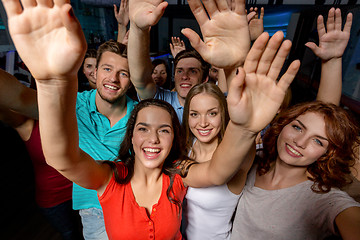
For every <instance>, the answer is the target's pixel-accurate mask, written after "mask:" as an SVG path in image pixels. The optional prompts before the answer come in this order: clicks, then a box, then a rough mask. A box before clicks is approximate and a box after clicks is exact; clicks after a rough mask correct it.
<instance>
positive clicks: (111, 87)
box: [104, 84, 120, 91]
mask: <svg viewBox="0 0 360 240" xmlns="http://www.w3.org/2000/svg"><path fill="white" fill-rule="evenodd" d="M104 87H105V88H107V89H110V90H113V91H116V90H119V89H120V88H118V87H115V86H111V85H107V84H105V85H104Z"/></svg>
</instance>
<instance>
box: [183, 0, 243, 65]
mask: <svg viewBox="0 0 360 240" xmlns="http://www.w3.org/2000/svg"><path fill="white" fill-rule="evenodd" d="M188 3H189V6H190V8H191V11H192V12H193V14H194V16H195V18H196V20H197V22H198V23H199V26H200V29H201V33H202V36H203V41H202V40H201V39H200V37H199V35H198V34H197V33H195V32H194V31H193V30H191V29H189V28H186V29H183V30H182V33H183V34H184V35H185V36H186V37H187V38H188V39H189V40H190V43H191V45H192V46H193V47H194V48H195V50H196V51H198V52H199V53H200V54H201V56H202V57H203V58H204V60H205V61H207V62H208V63H210V64H211V65H214V66H216V67H219V68H224V69H231V68H235V67H237V66H241V65H242V64H243V63H244V60H245V57H246V55H247V53H248V51H249V49H250V35H249V26H248V20H247V16H246V13H245V1H244V0H236V1H234V4H233V7H229V6H228V3H227V1H226V0H217V1H215V0H203V1H202V2H201V1H200V0H188ZM232 8H233V9H232ZM207 13H208V14H209V16H210V19H209V17H208V15H207Z"/></svg>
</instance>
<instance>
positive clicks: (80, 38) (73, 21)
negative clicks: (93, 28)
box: [60, 4, 86, 45]
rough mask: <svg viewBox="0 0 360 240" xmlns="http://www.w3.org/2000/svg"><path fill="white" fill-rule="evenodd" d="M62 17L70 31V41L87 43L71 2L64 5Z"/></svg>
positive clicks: (81, 43)
mask: <svg viewBox="0 0 360 240" xmlns="http://www.w3.org/2000/svg"><path fill="white" fill-rule="evenodd" d="M60 17H61V20H62V22H63V24H64V26H65V28H66V29H67V30H68V31H69V34H68V35H69V38H70V41H72V42H74V43H76V44H79V45H83V44H84V43H85V44H86V41H85V37H84V34H83V32H82V30H81V26H80V23H79V21H78V20H77V18H76V17H75V15H74V12H73V9H72V7H71V5H70V4H65V5H63V6H62V8H61V13H60Z"/></svg>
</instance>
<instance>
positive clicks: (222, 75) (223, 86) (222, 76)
mask: <svg viewBox="0 0 360 240" xmlns="http://www.w3.org/2000/svg"><path fill="white" fill-rule="evenodd" d="M218 87H219V88H220V90H221V91H222V92H223V93H227V91H228V87H227V83H226V76H225V72H224V70H223V69H219V77H218Z"/></svg>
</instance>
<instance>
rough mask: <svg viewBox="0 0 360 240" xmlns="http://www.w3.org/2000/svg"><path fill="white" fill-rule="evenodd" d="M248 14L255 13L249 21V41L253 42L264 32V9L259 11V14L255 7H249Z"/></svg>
mask: <svg viewBox="0 0 360 240" xmlns="http://www.w3.org/2000/svg"><path fill="white" fill-rule="evenodd" d="M249 12H250V13H252V12H255V13H256V14H255V15H254V16H253V17H252V18H251V19H250V21H249V31H250V40H251V41H255V40H256V39H257V38H258V37H259V36H260V34H262V33H263V32H264V8H263V7H262V8H261V9H260V14H259V11H258V8H257V7H255V8H253V7H251V8H250V11H249Z"/></svg>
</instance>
